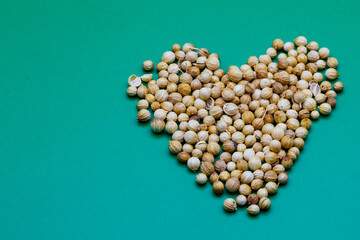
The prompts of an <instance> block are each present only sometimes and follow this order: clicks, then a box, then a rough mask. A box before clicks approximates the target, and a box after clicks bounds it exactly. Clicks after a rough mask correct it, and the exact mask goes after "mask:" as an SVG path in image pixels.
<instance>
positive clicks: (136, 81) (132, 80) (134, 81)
mask: <svg viewBox="0 0 360 240" xmlns="http://www.w3.org/2000/svg"><path fill="white" fill-rule="evenodd" d="M128 83H129V85H130V86H133V87H138V86H140V85H141V78H139V77H138V76H136V75H131V76H130V77H129V79H128Z"/></svg>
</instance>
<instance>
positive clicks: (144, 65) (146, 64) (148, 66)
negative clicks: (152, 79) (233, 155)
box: [142, 60, 154, 71]
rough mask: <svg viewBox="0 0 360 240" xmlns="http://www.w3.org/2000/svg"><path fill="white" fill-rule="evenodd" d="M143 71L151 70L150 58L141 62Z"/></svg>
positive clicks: (152, 65)
mask: <svg viewBox="0 0 360 240" xmlns="http://www.w3.org/2000/svg"><path fill="white" fill-rule="evenodd" d="M142 66H143V69H144V70H145V71H151V70H152V69H153V67H154V63H153V62H152V61H151V60H146V61H144V62H143V64H142Z"/></svg>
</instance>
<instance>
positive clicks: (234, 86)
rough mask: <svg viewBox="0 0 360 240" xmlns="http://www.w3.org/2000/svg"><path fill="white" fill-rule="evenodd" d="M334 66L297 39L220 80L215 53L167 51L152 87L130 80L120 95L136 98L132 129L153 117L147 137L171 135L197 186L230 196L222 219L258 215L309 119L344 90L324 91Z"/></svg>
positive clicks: (148, 80) (313, 45)
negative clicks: (230, 214)
mask: <svg viewBox="0 0 360 240" xmlns="http://www.w3.org/2000/svg"><path fill="white" fill-rule="evenodd" d="M276 57H277V59H276ZM337 65H338V61H337V59H336V58H333V57H330V51H329V49H328V48H325V47H322V48H320V47H319V44H318V43H317V42H314V41H313V42H308V41H307V39H306V38H305V37H303V36H300V37H297V38H296V39H295V40H294V43H293V42H286V43H284V42H283V41H282V40H280V39H276V40H274V41H273V44H272V47H270V48H268V49H267V51H266V54H264V55H261V56H259V57H256V56H251V57H249V58H248V61H247V64H244V65H242V66H240V67H238V66H235V65H234V66H230V67H229V68H228V69H227V72H225V71H224V70H222V69H220V57H219V56H218V55H217V54H216V53H210V52H209V51H208V50H207V49H205V48H196V47H195V46H194V45H193V44H191V43H186V44H184V45H183V46H182V47H181V46H180V45H179V44H174V45H173V46H172V51H167V52H165V53H164V54H163V55H162V59H161V61H160V62H159V63H158V64H157V65H156V70H157V72H158V77H157V79H153V74H151V73H148V74H145V75H143V76H141V77H138V76H136V75H132V76H130V77H129V79H128V83H129V85H130V86H129V87H128V89H127V94H128V95H129V96H131V97H133V96H137V97H139V98H140V100H139V102H138V103H137V108H138V109H139V112H138V116H137V119H138V120H139V121H141V122H147V121H149V120H150V119H151V116H152V115H153V118H152V120H151V128H152V130H153V132H155V133H161V132H164V131H165V132H166V133H168V134H170V135H172V141H169V150H170V152H171V153H173V154H176V155H177V159H178V161H179V162H181V163H184V164H186V165H187V167H188V168H189V170H191V171H193V172H198V174H197V175H196V182H197V183H198V184H201V185H203V184H206V183H207V182H210V183H211V184H212V188H213V191H214V193H215V194H217V195H221V194H222V193H223V192H224V190H226V191H227V192H229V193H232V194H234V199H233V198H228V199H226V200H225V201H224V203H223V207H224V209H225V210H226V211H227V212H235V211H236V210H237V207H238V206H241V207H243V206H247V211H248V213H249V214H251V215H257V214H259V213H260V211H261V210H263V211H265V210H267V209H269V208H270V206H271V200H270V199H269V196H270V195H273V194H276V192H277V191H278V187H279V185H282V184H286V182H287V181H288V174H287V171H289V170H290V169H291V167H292V165H293V163H294V161H295V160H296V159H297V158H298V156H299V153H300V151H301V150H302V149H303V147H304V144H305V139H306V137H307V135H308V131H309V129H310V127H311V123H312V120H316V119H318V118H319V116H320V115H321V114H322V115H329V114H330V113H331V111H332V109H334V108H335V106H336V96H337V92H341V91H342V90H343V88H344V85H343V83H342V82H339V81H337V82H335V83H333V84H332V82H333V81H336V79H337V78H338V76H339V74H338V72H337V70H336V68H337ZM143 68H144V70H145V71H148V72H150V71H152V70H153V68H154V64H153V62H152V61H150V60H147V61H145V62H144V63H143ZM320 71H324V73H325V74H324V75H325V76H323V74H322V73H321V72H320ZM149 109H151V111H152V112H153V114H151V112H150V110H149Z"/></svg>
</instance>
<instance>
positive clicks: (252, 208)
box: [246, 204, 260, 216]
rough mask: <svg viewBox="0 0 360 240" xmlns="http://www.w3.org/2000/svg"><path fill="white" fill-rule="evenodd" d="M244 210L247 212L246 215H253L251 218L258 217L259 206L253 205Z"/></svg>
mask: <svg viewBox="0 0 360 240" xmlns="http://www.w3.org/2000/svg"><path fill="white" fill-rule="evenodd" d="M246 210H247V211H248V213H249V214H250V215H253V216H256V215H258V214H259V212H260V208H259V206H258V205H255V204H253V205H250V206H249V207H248V208H247V209H246Z"/></svg>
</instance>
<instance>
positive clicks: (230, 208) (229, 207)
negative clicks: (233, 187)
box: [224, 198, 237, 212]
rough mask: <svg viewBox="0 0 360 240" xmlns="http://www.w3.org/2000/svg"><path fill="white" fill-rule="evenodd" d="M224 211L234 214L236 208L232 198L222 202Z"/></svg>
mask: <svg viewBox="0 0 360 240" xmlns="http://www.w3.org/2000/svg"><path fill="white" fill-rule="evenodd" d="M224 209H225V211H227V212H235V211H236V210H237V208H236V202H235V200H234V199H232V198H227V199H225V201H224Z"/></svg>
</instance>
